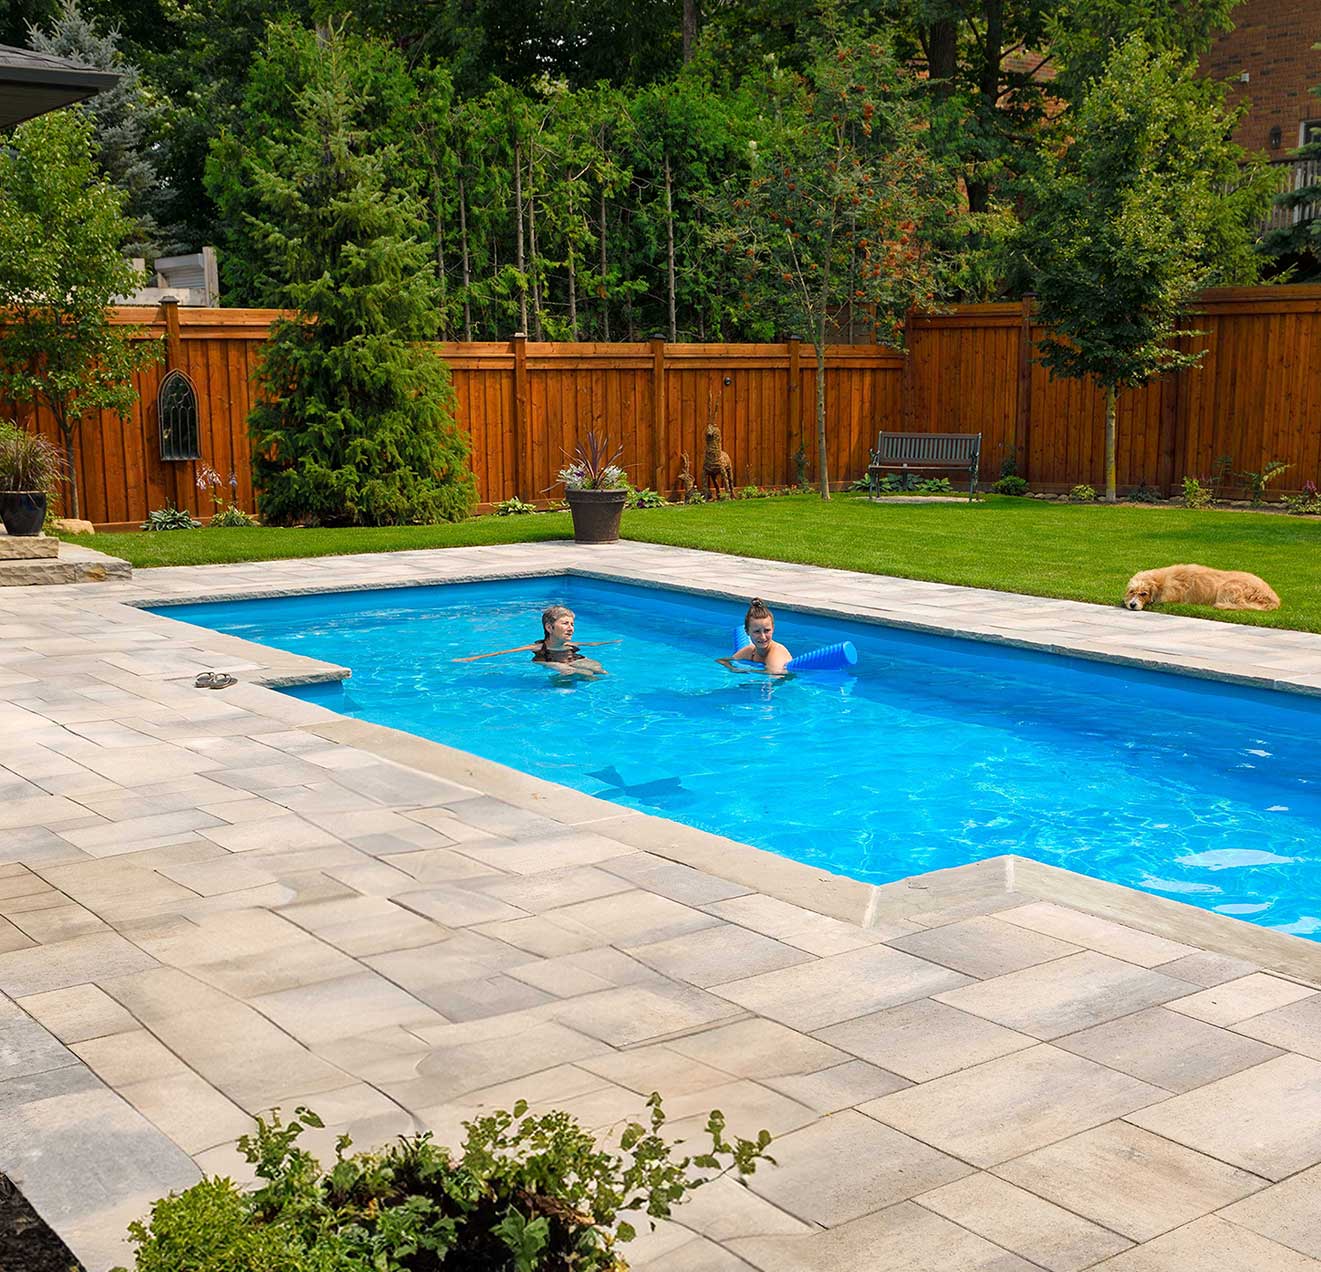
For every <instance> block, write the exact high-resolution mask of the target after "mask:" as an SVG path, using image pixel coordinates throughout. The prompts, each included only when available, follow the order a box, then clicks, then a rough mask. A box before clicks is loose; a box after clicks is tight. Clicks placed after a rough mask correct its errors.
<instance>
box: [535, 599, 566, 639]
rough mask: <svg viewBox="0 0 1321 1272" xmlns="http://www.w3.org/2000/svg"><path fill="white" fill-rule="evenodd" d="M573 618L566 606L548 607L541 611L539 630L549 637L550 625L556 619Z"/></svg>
mask: <svg viewBox="0 0 1321 1272" xmlns="http://www.w3.org/2000/svg"><path fill="white" fill-rule="evenodd" d="M566 614H567V615H568V616H569V617H570V618H572V617H573V611H572V610H571V609H570V608H569V607H568V606H567V605H548V606H547V607H546V608H545V609H544V610H542V611H541V630H542V632H543V634H545V635H547V636H549V635H550V625H551V624H552V623H553V622H555V621H556V620H557V619H560V618H563V617H564V616H565V615H566Z"/></svg>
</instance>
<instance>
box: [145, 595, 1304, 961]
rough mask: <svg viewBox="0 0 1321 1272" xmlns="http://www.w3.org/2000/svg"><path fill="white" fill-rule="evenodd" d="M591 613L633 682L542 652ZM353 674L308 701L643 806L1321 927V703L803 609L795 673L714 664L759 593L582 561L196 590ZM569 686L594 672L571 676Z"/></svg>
mask: <svg viewBox="0 0 1321 1272" xmlns="http://www.w3.org/2000/svg"><path fill="white" fill-rule="evenodd" d="M552 603H560V604H567V605H569V606H571V607H572V608H573V609H574V610H575V612H576V614H577V632H576V634H575V639H576V640H579V641H589V640H610V639H614V638H618V639H619V641H620V643H619V644H617V645H612V646H607V647H606V648H605V649H603V650H599V651H589V652H593V653H596V654H598V655H599V656H600V658H601V660H602V662H604V663H605V665H606V666H607V667H608V669H609V671H610V675H609V676H608V677H607V678H605V679H602V680H597V681H591V682H583V681H579V680H576V679H574V678H565V677H562V676H558V675H555V674H553V673H552V672H550V671H549V670H548V669H546V668H545V667H542V666H538V665H534V664H532V663H531V662H530V655H528V654H515V655H510V656H507V657H503V658H492V659H488V660H485V661H482V662H476V663H455V662H453V661H452V659H454V658H456V657H458V656H461V655H464V654H471V653H479V652H482V651H485V650H492V649H503V648H506V647H508V646H513V645H521V644H526V643H528V642H529V641H531V640H534V639H536V638H537V637H538V636H540V634H541V633H540V620H539V615H540V612H541V610H542V609H543V608H544V607H545V606H546V605H549V604H552ZM156 612H157V613H161V614H166V615H169V616H170V617H173V618H181V619H184V620H185V621H187V622H191V623H197V624H200V625H202V626H205V627H211V628H214V629H216V630H219V631H225V632H231V633H233V634H235V635H238V636H242V637H245V638H247V639H249V640H254V641H258V642H260V643H262V644H265V645H273V646H276V647H278V648H280V649H286V650H290V651H293V652H295V653H300V654H306V655H309V656H311V657H314V658H321V659H325V660H327V661H330V662H335V663H339V664H341V665H343V666H347V667H350V668H352V670H353V678H352V680H351V681H350V682H349V683H348V684H347V685H346V686H344V687H343V688H340V687H339V686H315V687H312V688H309V689H304V690H298V691H295V692H297V693H298V695H299V696H300V697H304V698H308V699H311V700H313V701H316V702H320V703H322V704H324V705H326V706H329V707H331V708H333V709H334V710H336V711H339V712H342V713H343V714H345V715H348V716H355V717H359V718H362V719H365V720H372V721H375V722H377V723H380V724H388V725H391V726H393V727H395V728H399V729H405V730H407V731H409V732H411V733H416V734H420V735H421V736H423V737H428V738H433V739H435V740H436V741H439V742H444V743H447V744H449V745H450V746H455V747H459V748H461V749H463V750H466V751H470V752H473V753H475V754H477V755H482V756H486V757H487V758H489V759H492V760H498V761H500V762H502V763H504V764H508V765H511V766H513V767H515V768H519V769H522V770H524V771H525V772H529V773H534V774H536V775H537V776H540V777H545V778H549V779H550V780H552V781H555V782H560V783H562V784H564V785H566V786H571V787H574V788H576V789H578V790H581V791H587V792H589V793H590V794H593V795H599V796H602V797H603V798H606V799H609V800H613V801H614V802H616V803H619V804H623V805H626V806H628V807H630V808H639V809H644V810H646V811H648V812H655V813H659V814H661V815H663V816H665V817H670V818H673V819H675V820H677V821H681V822H687V823H688V824H689V825H692V826H698V827H701V828H702V829H704V830H709V831H714V832H716V833H718V834H722V835H726V836H729V837H730V838H733V839H738V840H742V841H744V842H747V843H751V844H756V845H758V846H759V847H762V848H766V849H769V850H771V851H772V852H777V853H780V854H782V855H784V856H786V857H792V858H794V859H795V860H798V861H804V862H808V863H811V864H813V865H818V866H822V867H824V868H826V869H828V870H833V871H836V872H839V873H842V874H847V875H851V876H853V877H854V878H857V879H863V880H868V881H873V882H886V881H890V880H893V879H899V878H902V877H904V876H906V875H911V874H917V873H921V872H923V871H927V870H933V869H938V868H941V867H945V866H955V865H961V864H964V863H966V862H969V861H976V860H978V859H980V858H983V857H989V856H994V855H997V854H999V853H1007V852H1012V853H1020V854H1022V855H1024V856H1028V857H1035V858H1036V859H1038V860H1040V861H1045V862H1050V863H1052V864H1055V865H1060V866H1064V867H1067V868H1068V869H1071V870H1077V871H1081V872H1082V873H1085V874H1090V875H1094V876H1097V877H1100V878H1103V879H1109V880H1112V881H1114V882H1116V883H1122V884H1127V885H1128V886H1130V887H1135V888H1142V889H1145V890H1147V891H1149V892H1154V893H1159V894H1162V895H1166V896H1171V897H1176V898H1178V899H1179V900H1181V901H1186V902H1190V903H1192V904H1194V905H1199V906H1203V907H1206V908H1207V909H1212V910H1216V911H1219V912H1220V913H1223V914H1232V915H1237V916H1238V917H1240V918H1243V919H1248V920H1250V921H1252V922H1256V923H1260V924H1264V925H1266V926H1269V927H1273V928H1278V929H1281V930H1283V931H1288V932H1294V933H1297V934H1299V935H1302V936H1308V937H1312V938H1314V939H1321V834H1319V833H1318V826H1319V825H1321V760H1318V748H1317V737H1318V733H1319V732H1321V730H1319V728H1318V726H1321V702H1316V701H1314V700H1312V699H1308V698H1304V697H1297V696H1294V695H1288V694H1278V693H1270V692H1265V691H1257V690H1250V689H1241V688H1235V687H1231V686H1226V685H1223V684H1218V683H1213V682H1208V681H1199V680H1194V679H1190V678H1187V677H1181V676H1171V675H1165V674H1161V673H1154V672H1147V671H1142V670H1140V669H1129V668H1122V667H1116V666H1112V665H1108V664H1100V663H1091V662H1087V661H1084V660H1081V659H1071V658H1063V657H1059V656H1055V655H1050V654H1038V653H1034V652H1030V651H1023V650H1015V649H1009V648H1006V647H1003V646H994V645H987V644H982V643H978V642H973V641H961V640H956V639H952V638H946V637H939V636H928V635H924V634H917V633H908V632H902V631H897V630H892V629H887V628H882V627H876V626H872V625H869V624H862V623H847V622H841V621H837V620H833V619H822V618H815V617H813V616H811V615H805V614H800V613H795V612H792V611H788V610H785V611H781V612H780V613H779V614H778V615H777V628H776V636H777V637H778V638H779V639H780V640H782V641H783V642H784V643H785V644H786V645H788V647H789V648H790V650H792V651H793V652H795V653H798V652H805V651H806V650H809V649H813V648H815V647H817V646H819V645H823V644H828V643H832V642H834V641H838V640H842V639H850V640H852V641H853V642H854V644H855V645H856V646H857V649H858V654H859V661H858V665H857V667H856V668H855V669H854V671H853V672H850V673H846V672H834V673H812V674H808V675H802V676H797V677H793V678H789V679H785V680H781V681H776V680H771V679H769V678H767V677H764V676H759V675H746V676H736V675H733V674H731V673H730V672H728V671H726V670H725V669H724V668H723V667H721V666H719V665H717V664H716V663H715V662H714V661H713V659H714V658H715V657H716V656H717V655H723V654H725V653H727V652H728V644H727V642H728V640H729V632H730V630H731V628H733V627H734V626H736V625H737V624H738V623H739V622H741V620H742V609H741V607H739V606H737V605H735V604H733V603H732V602H722V601H716V600H712V599H709V598H704V597H698V596H692V595H687V594H681V593H671V592H657V591H654V590H650V589H644V588H636V587H629V586H623V585H617V584H608V583H603V582H600V581H596V580H590V579H581V578H552V579H524V580H516V581H511V582H499V583H480V584H461V585H449V586H443V587H427V588H402V589H396V590H392V591H376V592H348V593H336V594H323V595H316V596H308V597H293V598H285V599H280V600H272V601H244V602H236V603H232V604H231V603H227V604H206V605H188V606H174V607H170V608H164V609H158V610H156ZM566 681H567V682H566Z"/></svg>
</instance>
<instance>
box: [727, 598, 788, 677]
mask: <svg viewBox="0 0 1321 1272" xmlns="http://www.w3.org/2000/svg"><path fill="white" fill-rule="evenodd" d="M743 630H744V631H745V632H747V634H748V643H747V644H746V645H744V646H743V648H742V649H740V650H739V651H738V653H736V654H734V655H732V656H731V657H729V658H717V659H716V662H718V663H720V664H722V665H723V666H725V667H728V668H729V670H730V671H740V672H741V671H747V670H749V669H748V668H744V667H736V666H734V664H735V662H751V663H759V664H760V666H759V667H757V668H756V669H755V670H758V671H764V672H765V673H766V674H767V675H770V676H781V675H783V674H784V669H785V668H786V667H787V666H788V665H789V660H790V659H791V658H793V655H792V654H791V653H790V652H789V651H788V650H787V649H785V647H784V646H783V645H781V644H780V642H779V641H778V640H776V639H775V615H774V614H772V613H771V612H770V610H768V609H767V608H766V602H765V601H763V600H762V599H761V598H760V597H753V599H752V604H751V605H749V606H748V612H747V614H745V615H744V617H743Z"/></svg>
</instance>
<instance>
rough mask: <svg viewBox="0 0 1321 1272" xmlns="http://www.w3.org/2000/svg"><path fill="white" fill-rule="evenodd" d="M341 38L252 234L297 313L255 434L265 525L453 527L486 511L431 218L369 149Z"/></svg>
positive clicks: (277, 147) (263, 165)
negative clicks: (443, 335)
mask: <svg viewBox="0 0 1321 1272" xmlns="http://www.w3.org/2000/svg"><path fill="white" fill-rule="evenodd" d="M343 58H344V39H343V36H342V33H340V32H338V31H336V30H334V29H330V30H327V31H325V32H322V33H320V34H319V35H318V38H317V42H316V49H315V62H314V65H313V68H312V74H311V76H310V78H309V83H308V86H307V87H306V88H305V89H304V90H303V91H302V92H301V93H300V94H299V97H298V100H297V102H296V104H295V118H296V120H297V123H298V127H297V129H296V130H295V131H294V132H293V133H292V135H290V136H289V137H287V138H285V139H281V140H279V141H277V142H275V143H274V144H272V145H271V146H270V147H269V148H267V149H266V150H265V151H264V152H263V155H262V157H261V161H260V162H259V163H254V164H253V165H252V168H251V176H252V179H253V181H254V183H255V186H256V190H257V192H258V194H259V196H260V207H259V208H258V209H257V210H256V211H255V212H254V213H252V216H253V219H254V228H255V229H256V230H257V231H258V234H259V238H260V240H261V241H262V245H263V247H264V249H265V251H266V252H267V253H268V254H269V255H268V259H270V260H271V261H272V262H273V263H274V265H275V267H276V269H277V271H278V275H279V276H280V277H282V278H284V279H285V280H286V281H285V282H284V284H283V286H282V287H281V289H280V291H279V294H278V297H277V299H278V300H279V302H280V303H281V304H283V305H284V306H286V307H288V308H290V309H294V310H296V311H297V316H296V317H295V318H293V319H289V320H285V321H282V322H279V323H277V324H276V326H275V328H274V330H273V332H272V336H271V340H270V342H269V343H268V344H267V346H266V348H265V350H264V352H263V357H262V362H261V366H260V369H259V372H258V379H259V383H260V385H261V388H262V390H263V396H264V400H263V401H262V402H261V403H260V404H259V405H258V406H257V407H255V408H254V410H253V412H252V415H251V417H250V419H249V425H250V429H251V433H252V438H253V474H254V479H255V482H256V484H257V486H258V488H259V492H260V493H259V496H258V500H259V503H258V506H259V508H260V510H261V514H262V517H263V519H265V520H266V521H268V522H276V523H290V522H304V523H309V524H321V525H395V524H403V523H414V522H431V521H439V520H450V521H457V520H459V519H461V518H462V517H464V516H466V515H467V513H468V512H469V511H470V509H471V507H472V504H473V501H474V499H475V497H476V492H475V483H474V481H473V476H472V472H471V469H470V468H469V466H468V454H469V450H468V440H467V438H466V437H465V436H464V435H463V434H462V433H461V432H460V431H459V430H458V428H457V427H456V426H455V423H454V417H453V402H454V396H453V390H452V388H451V386H450V381H449V371H448V368H447V367H446V366H445V364H444V363H443V362H442V361H441V360H440V359H439V358H438V357H436V355H435V353H434V352H433V351H432V350H430V349H428V348H426V347H425V346H424V345H423V344H420V343H418V342H421V341H427V340H433V339H435V336H436V332H437V327H438V321H439V316H438V307H437V284H436V280H435V275H434V273H433V271H432V270H431V268H430V265H429V261H428V249H427V246H426V241H425V232H426V211H425V207H424V205H423V204H422V202H421V201H420V200H419V199H418V197H417V196H416V195H415V194H413V193H411V192H410V191H409V190H407V189H400V188H398V187H392V186H391V185H390V184H389V182H388V181H387V177H386V174H387V172H390V171H392V170H393V169H394V168H395V166H396V165H397V164H398V162H399V157H398V152H397V149H396V148H394V147H389V146H386V147H382V148H379V149H374V148H371V147H369V146H368V145H367V143H366V138H365V136H364V133H363V132H362V130H361V121H362V118H363V115H364V111H365V104H364V101H363V97H362V95H361V94H360V93H358V92H355V91H354V89H353V87H352V84H351V81H350V76H349V75H348V73H347V71H346V69H345V67H344V65H343Z"/></svg>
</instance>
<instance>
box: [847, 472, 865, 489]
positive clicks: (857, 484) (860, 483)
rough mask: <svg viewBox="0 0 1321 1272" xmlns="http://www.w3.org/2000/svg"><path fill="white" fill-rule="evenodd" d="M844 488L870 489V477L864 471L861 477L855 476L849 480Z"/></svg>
mask: <svg viewBox="0 0 1321 1272" xmlns="http://www.w3.org/2000/svg"><path fill="white" fill-rule="evenodd" d="M845 489H847V490H870V489H871V478H870V477H868V476H867V475H866V474H865V473H864V474H863V475H862V476H861V477H855V478H854V479H853V480H852V481H851V482H849V484H848V486H847V487H846V488H845Z"/></svg>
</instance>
